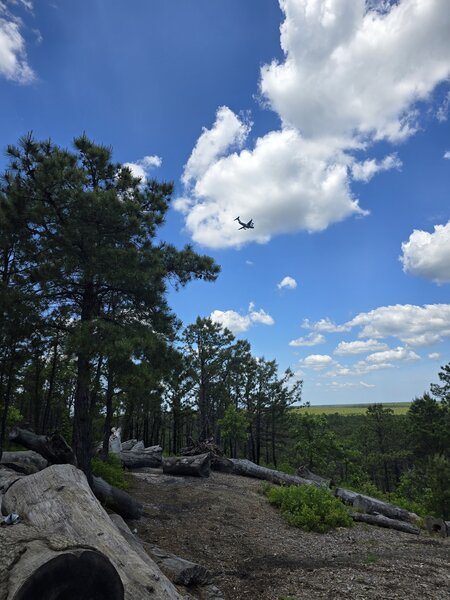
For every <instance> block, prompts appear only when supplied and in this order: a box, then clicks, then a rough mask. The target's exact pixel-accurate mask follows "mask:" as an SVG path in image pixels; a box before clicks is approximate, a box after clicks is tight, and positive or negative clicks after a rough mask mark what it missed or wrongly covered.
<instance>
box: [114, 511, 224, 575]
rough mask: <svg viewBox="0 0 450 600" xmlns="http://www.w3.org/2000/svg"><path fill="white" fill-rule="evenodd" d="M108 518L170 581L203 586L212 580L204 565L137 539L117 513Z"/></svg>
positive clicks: (137, 550) (130, 543)
mask: <svg viewBox="0 0 450 600" xmlns="http://www.w3.org/2000/svg"><path fill="white" fill-rule="evenodd" d="M110 518H111V520H112V521H113V523H114V524H115V525H116V527H117V528H118V529H119V531H120V532H121V533H122V535H123V536H124V538H125V539H126V540H127V542H128V543H129V545H130V546H131V547H132V548H133V549H134V550H136V552H138V553H139V554H140V555H141V556H142V557H143V558H144V560H145V559H146V558H148V557H149V556H150V557H151V558H152V559H153V560H154V561H155V563H156V564H157V565H158V567H159V568H160V569H161V571H162V572H163V573H165V575H167V577H168V578H169V579H170V581H172V583H175V584H177V585H184V586H190V585H201V586H204V585H208V584H210V583H211V582H212V576H211V573H210V572H209V571H208V569H207V568H206V567H202V566H201V565H198V564H197V563H193V562H191V561H190V560H185V559H184V558H180V557H179V556H175V554H172V553H171V552H167V551H166V550H162V549H161V548H159V547H158V546H154V545H153V544H148V543H146V542H144V541H142V540H139V538H137V537H136V536H135V535H133V533H132V532H131V531H130V528H129V527H128V525H127V524H126V523H125V521H124V520H123V519H122V517H120V516H119V515H110Z"/></svg>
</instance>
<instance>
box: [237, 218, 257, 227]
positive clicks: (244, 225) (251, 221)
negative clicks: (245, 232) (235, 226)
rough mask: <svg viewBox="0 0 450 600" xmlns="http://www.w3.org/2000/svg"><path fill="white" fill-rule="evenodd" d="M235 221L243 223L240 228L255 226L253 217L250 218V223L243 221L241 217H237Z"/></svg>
mask: <svg viewBox="0 0 450 600" xmlns="http://www.w3.org/2000/svg"><path fill="white" fill-rule="evenodd" d="M235 221H238V223H239V225H242V227H239V229H253V228H254V227H255V224H254V223H253V219H250V221H249V222H248V223H243V222H242V221H241V219H240V218H239V217H236V218H235Z"/></svg>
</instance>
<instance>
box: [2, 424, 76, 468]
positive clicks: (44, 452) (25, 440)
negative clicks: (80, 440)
mask: <svg viewBox="0 0 450 600" xmlns="http://www.w3.org/2000/svg"><path fill="white" fill-rule="evenodd" d="M9 441H10V442H14V443H15V444H20V445H21V446H24V448H28V450H34V451H35V452H37V453H38V454H40V455H41V456H43V457H44V458H45V459H47V460H48V462H49V463H51V464H52V465H64V464H69V465H76V459H75V455H74V453H73V450H72V448H71V447H70V446H69V445H68V443H67V442H66V440H65V439H64V438H63V436H62V435H61V434H60V433H58V432H54V433H52V434H51V435H37V434H36V433H34V431H30V430H29V429H22V428H20V427H14V429H12V430H11V432H10V434H9Z"/></svg>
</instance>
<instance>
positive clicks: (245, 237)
mask: <svg viewBox="0 0 450 600" xmlns="http://www.w3.org/2000/svg"><path fill="white" fill-rule="evenodd" d="M280 7H281V9H282V10H283V12H284V15H285V20H284V22H283V24H282V26H281V46H282V49H283V51H284V54H285V58H284V60H283V62H277V61H273V62H272V63H271V64H267V65H264V66H263V67H262V69H261V74H260V82H259V88H260V96H261V99H262V102H263V103H265V105H266V106H267V107H269V108H271V109H272V110H273V111H275V112H276V113H277V114H278V116H279V118H280V120H281V128H280V130H279V131H272V132H269V133H267V134H266V135H264V136H262V137H260V138H258V139H257V140H256V142H255V145H254V147H252V148H250V147H247V148H243V149H241V146H242V145H243V144H245V141H246V140H247V139H248V134H249V131H250V124H249V123H248V122H245V121H243V120H241V119H239V118H238V117H237V116H236V115H235V114H234V113H233V112H232V111H231V110H230V109H229V108H227V107H224V106H223V107H221V108H219V110H218V112H217V117H216V121H215V123H214V125H213V126H212V128H211V129H209V130H208V129H204V130H203V132H202V134H201V135H200V137H199V139H198V140H197V143H196V145H195V147H194V149H193V151H192V154H191V156H190V158H189V159H188V161H187V163H186V165H185V169H184V174H183V182H184V184H185V186H186V190H185V192H184V195H183V197H182V198H180V199H179V200H178V201H177V202H175V204H174V206H175V208H177V209H178V210H180V211H182V212H183V213H184V214H185V221H186V229H187V230H188V231H189V232H190V234H191V236H192V237H193V239H194V240H195V241H196V242H199V243H200V244H202V245H205V246H209V247H212V248H219V247H232V246H234V247H240V246H242V245H244V244H246V243H248V242H259V243H266V242H267V241H269V240H270V239H271V237H272V236H274V235H277V234H281V233H290V232H296V231H301V230H303V231H308V232H310V233H312V232H317V231H322V230H324V229H326V228H327V227H329V226H330V225H331V224H333V223H337V222H339V221H342V220H343V219H346V218H348V217H351V216H354V215H365V214H367V211H364V210H363V209H362V208H361V207H360V206H359V204H358V201H357V199H356V198H354V196H353V194H352V192H351V189H350V182H351V176H353V178H354V179H358V180H362V181H369V179H370V178H371V177H372V176H373V175H374V174H375V173H377V172H379V171H384V170H387V169H391V168H399V167H400V165H401V161H400V160H399V158H398V157H397V156H396V155H395V154H390V155H389V156H387V157H385V158H384V159H383V160H381V161H376V160H375V159H373V158H370V157H369V158H367V159H365V160H361V159H359V160H356V158H355V157H354V156H353V154H352V152H353V151H355V150H359V151H365V152H367V150H368V148H369V147H370V145H371V144H372V143H374V142H375V141H378V140H381V139H386V140H388V141H390V142H399V141H401V140H404V139H405V138H407V137H408V136H409V135H412V134H413V133H414V132H415V131H416V130H417V128H418V126H419V117H420V112H419V107H420V104H419V102H423V101H426V100H429V99H430V96H431V93H432V92H433V90H434V88H435V87H436V86H437V85H438V84H439V83H440V82H443V81H445V80H446V79H447V78H448V76H449V74H450V36H448V31H449V28H450V11H448V10H446V5H445V0H408V1H406V0H403V1H401V2H395V3H394V2H381V3H380V2H372V3H370V2H369V3H367V4H366V2H365V0H352V2H348V0H280ZM423 48H427V52H424V51H423ZM237 214H239V215H242V214H245V215H246V218H250V217H252V218H253V219H254V221H255V225H256V226H255V229H254V230H252V231H245V232H242V231H239V232H238V231H236V228H235V227H234V223H233V219H234V217H235V216H236V215H237Z"/></svg>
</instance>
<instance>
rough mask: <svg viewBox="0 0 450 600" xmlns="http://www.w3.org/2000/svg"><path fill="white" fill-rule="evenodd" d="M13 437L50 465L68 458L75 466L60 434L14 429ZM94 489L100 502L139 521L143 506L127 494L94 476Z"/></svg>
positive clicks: (128, 517)
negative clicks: (44, 433) (43, 457)
mask: <svg viewBox="0 0 450 600" xmlns="http://www.w3.org/2000/svg"><path fill="white" fill-rule="evenodd" d="M12 435H13V439H14V441H15V443H18V444H22V446H25V448H29V449H30V450H34V451H35V452H38V453H39V454H40V455H41V456H45V458H46V459H47V460H48V462H50V463H52V459H54V460H56V464H62V462H61V461H63V459H64V458H67V459H68V463H66V464H72V465H75V455H74V453H73V451H72V448H71V447H70V446H69V445H68V444H67V442H66V440H65V439H64V438H63V437H62V436H61V435H60V434H59V433H54V434H52V435H51V436H45V435H37V434H36V433H34V432H33V431H30V430H28V429H21V428H19V427H16V428H15V429H13V431H12ZM10 439H11V434H10ZM92 489H93V491H94V494H95V495H96V496H97V498H98V499H99V500H100V502H102V503H103V504H105V505H106V506H108V507H109V508H111V510H113V511H114V512H116V513H119V514H120V515H122V516H123V517H125V518H126V519H139V517H140V516H141V514H142V505H141V504H139V503H138V502H136V500H134V499H133V498H132V497H131V496H130V495H129V494H128V493H127V492H125V491H123V490H120V489H118V488H116V487H114V486H112V485H110V484H109V483H107V482H106V481H104V480H103V479H101V477H95V476H94V477H93V478H92Z"/></svg>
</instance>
